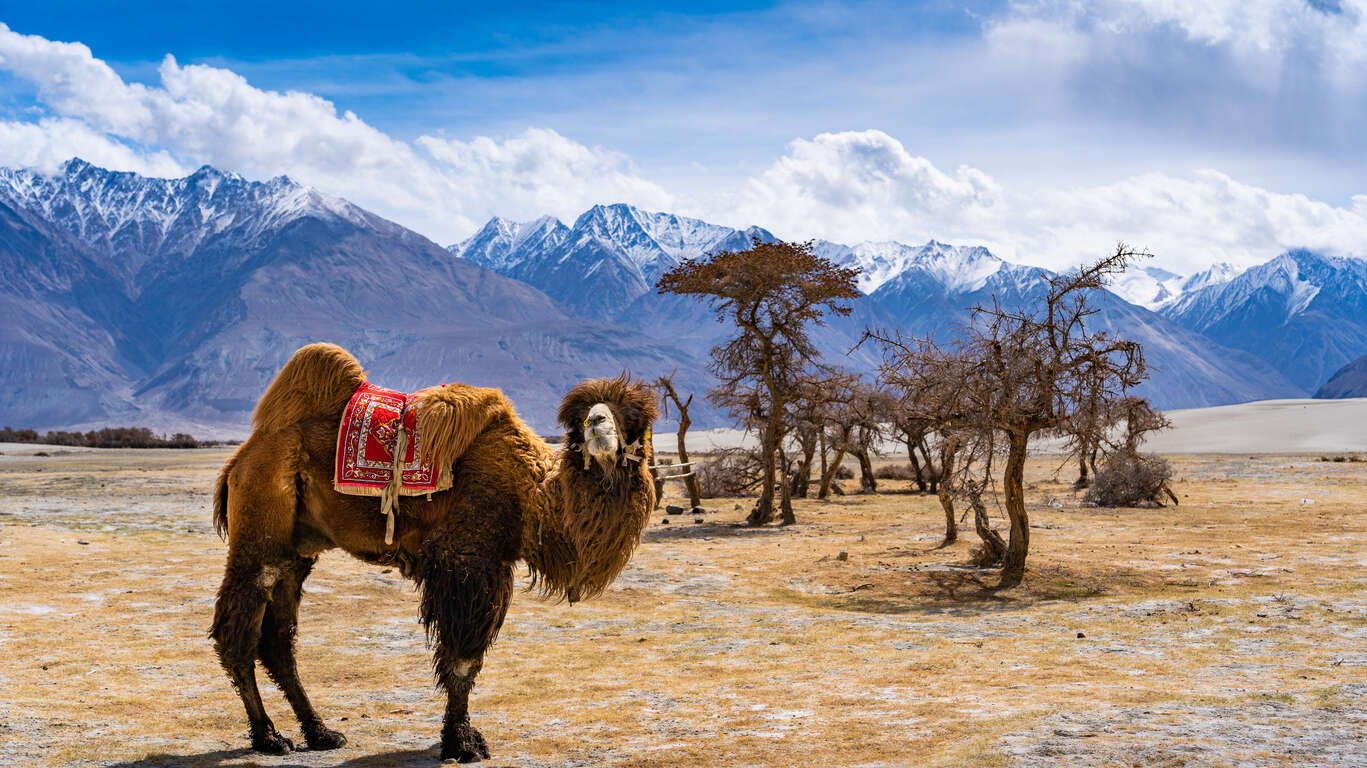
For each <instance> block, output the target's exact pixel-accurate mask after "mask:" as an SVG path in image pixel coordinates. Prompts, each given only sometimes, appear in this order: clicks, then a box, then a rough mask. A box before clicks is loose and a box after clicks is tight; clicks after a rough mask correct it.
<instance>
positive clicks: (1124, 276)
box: [1106, 265, 1189, 309]
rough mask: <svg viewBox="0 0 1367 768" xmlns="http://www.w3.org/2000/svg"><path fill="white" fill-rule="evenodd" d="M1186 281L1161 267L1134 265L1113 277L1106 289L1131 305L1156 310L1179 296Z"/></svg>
mask: <svg viewBox="0 0 1367 768" xmlns="http://www.w3.org/2000/svg"><path fill="white" fill-rule="evenodd" d="M1187 279H1189V278H1184V277H1182V276H1181V275H1179V274H1177V273H1175V272H1169V271H1168V270H1166V269H1163V268H1161V267H1152V266H1138V265H1134V266H1131V267H1130V268H1129V269H1127V270H1125V271H1124V272H1122V273H1120V274H1119V275H1114V276H1113V277H1112V278H1111V283H1110V285H1108V286H1106V287H1107V288H1108V289H1110V291H1111V292H1112V293H1115V294H1117V295H1119V296H1120V297H1121V298H1123V299H1124V300H1125V301H1128V302H1130V303H1131V304H1138V305H1139V306H1141V307H1144V308H1146V309H1157V308H1158V307H1160V306H1162V305H1164V304H1167V303H1168V302H1171V301H1172V300H1174V299H1176V298H1177V297H1178V296H1179V295H1181V293H1182V291H1183V290H1185V289H1184V288H1183V285H1184V283H1185V281H1186V280H1187Z"/></svg>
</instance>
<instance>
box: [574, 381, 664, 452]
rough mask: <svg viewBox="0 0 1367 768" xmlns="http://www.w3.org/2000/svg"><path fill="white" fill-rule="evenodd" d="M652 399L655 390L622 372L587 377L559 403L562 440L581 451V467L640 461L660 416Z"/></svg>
mask: <svg viewBox="0 0 1367 768" xmlns="http://www.w3.org/2000/svg"><path fill="white" fill-rule="evenodd" d="M655 403H656V401H655V392H654V391H653V390H651V389H650V388H649V387H648V386H646V384H645V383H644V382H640V381H632V380H631V378H630V377H629V376H627V375H625V374H623V375H622V376H618V377H617V378H615V379H590V380H589V381H586V382H584V383H582V384H580V385H579V386H577V387H575V388H574V389H572V390H570V392H569V394H568V395H565V400H564V402H562V403H561V404H560V423H561V424H563V425H564V427H565V430H566V432H565V443H566V445H567V446H568V447H569V449H570V450H571V451H575V452H578V453H580V454H582V455H583V457H584V468H585V469H588V468H589V466H590V464H596V465H597V466H598V467H599V468H600V469H601V470H602V471H603V472H604V473H613V472H614V471H615V469H616V468H620V467H622V466H623V465H625V464H626V463H627V462H629V461H642V460H644V457H645V445H644V443H645V442H646V434H647V433H648V432H649V431H650V425H651V424H652V423H654V421H655V418H656V416H657V414H658V410H657V408H656V404H655Z"/></svg>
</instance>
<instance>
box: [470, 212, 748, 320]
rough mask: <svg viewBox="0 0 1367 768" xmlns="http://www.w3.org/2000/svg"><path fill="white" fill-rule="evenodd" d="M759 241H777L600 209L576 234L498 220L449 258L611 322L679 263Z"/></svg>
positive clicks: (669, 217) (553, 225)
mask: <svg viewBox="0 0 1367 768" xmlns="http://www.w3.org/2000/svg"><path fill="white" fill-rule="evenodd" d="M754 237H758V238H760V239H762V240H772V239H773V235H771V234H769V233H768V232H766V231H764V230H762V229H759V228H758V227H750V228H748V229H743V230H738V229H733V228H731V227H723V226H718V225H716V224H708V223H707V222H704V221H699V220H698V219H690V218H686V217H683V216H676V215H674V214H670V213H649V212H646V211H642V210H640V209H639V208H635V207H633V206H630V205H623V204H617V205H595V206H594V207H592V208H590V209H589V210H587V211H585V212H584V213H583V214H582V215H580V216H579V218H577V219H575V221H574V225H573V226H571V227H566V226H565V225H564V224H563V223H561V222H560V221H558V220H556V219H553V218H550V217H546V218H542V219H538V220H537V221H534V222H525V223H518V222H510V221H507V220H506V219H500V218H494V219H491V220H490V221H489V223H487V224H485V225H484V227H483V228H481V229H480V230H479V231H478V232H476V233H475V234H474V235H473V236H471V237H470V238H469V239H468V240H465V241H464V242H461V243H457V244H455V245H452V246H449V247H448V250H450V251H451V252H452V253H454V254H455V255H457V256H459V257H461V258H462V259H465V260H468V261H472V262H474V263H475V264H478V265H480V266H482V267H485V268H486V269H491V270H493V271H495V272H498V273H499V274H501V275H506V276H508V277H513V278H516V279H518V280H521V281H523V282H525V283H528V284H530V285H532V286H535V287H536V288H538V289H540V290H542V291H544V292H545V293H546V294H547V295H549V296H551V297H552V298H554V299H556V300H557V301H559V302H560V303H561V304H563V305H565V306H566V307H567V308H569V309H571V310H573V311H575V312H576V313H578V314H582V315H587V316H589V317H595V318H599V319H611V318H613V317H615V316H616V315H618V314H620V311H621V310H622V308H623V307H625V306H626V305H627V304H629V303H631V302H632V301H634V300H635V299H636V298H637V297H639V296H641V295H643V294H646V293H649V292H650V291H651V290H652V289H653V286H654V285H655V282H656V281H657V280H658V279H659V277H660V275H662V274H664V273H665V272H666V271H668V270H669V269H670V268H671V267H673V266H674V265H675V264H678V263H679V262H680V261H682V260H684V259H691V258H696V257H698V256H701V255H703V254H704V253H709V252H713V251H719V250H733V249H738V248H746V247H748V246H749V245H750V243H751V238H754Z"/></svg>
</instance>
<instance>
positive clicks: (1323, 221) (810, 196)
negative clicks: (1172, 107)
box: [716, 131, 1367, 273]
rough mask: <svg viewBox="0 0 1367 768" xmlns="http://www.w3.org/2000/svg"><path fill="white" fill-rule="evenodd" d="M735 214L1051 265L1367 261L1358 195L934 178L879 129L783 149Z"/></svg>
mask: <svg viewBox="0 0 1367 768" xmlns="http://www.w3.org/2000/svg"><path fill="white" fill-rule="evenodd" d="M726 214H727V212H726V211H720V210H719V211H717V212H716V215H718V216H724V215H726ZM736 215H741V216H744V217H747V218H748V220H751V221H754V222H757V223H760V224H763V225H765V226H769V227H772V228H773V229H774V230H775V231H776V233H777V234H779V235H780V236H782V237H788V238H794V239H796V238H806V237H826V238H830V239H835V240H843V241H846V242H850V241H857V240H864V239H875V240H877V239H898V240H902V241H904V242H924V241H925V240H928V239H930V238H932V237H934V238H937V239H941V240H949V241H953V242H961V243H983V244H987V245H989V246H990V247H992V248H993V249H994V250H995V251H997V252H998V253H999V254H1000V255H1003V256H1005V257H1007V258H1013V259H1017V260H1020V261H1024V262H1026V263H1031V264H1040V265H1043V266H1049V267H1055V268H1058V267H1063V266H1067V265H1071V264H1076V263H1078V262H1080V261H1083V260H1086V259H1089V258H1095V257H1097V256H1100V255H1103V254H1104V253H1105V252H1106V251H1107V250H1109V249H1110V248H1111V247H1112V246H1113V245H1114V244H1115V242H1116V241H1117V240H1124V241H1126V242H1128V243H1130V244H1131V245H1134V246H1137V247H1147V248H1149V249H1150V250H1152V251H1153V252H1154V253H1155V254H1156V255H1157V256H1158V261H1157V263H1158V265H1160V266H1164V267H1166V268H1168V269H1172V270H1174V271H1178V272H1182V273H1191V272H1194V271H1197V270H1199V269H1202V268H1204V267H1206V266H1208V265H1209V264H1211V263H1213V262H1217V261H1228V262H1231V263H1233V264H1236V265H1242V266H1251V265H1253V264H1255V263H1258V262H1261V261H1264V260H1266V259H1269V258H1271V257H1273V256H1275V255H1277V254H1278V253H1281V252H1282V251H1285V250H1287V249H1289V248H1295V247H1308V248H1313V249H1318V250H1323V251H1329V252H1334V253H1340V254H1349V255H1358V256H1367V251H1364V248H1365V247H1367V246H1364V244H1367V195H1360V196H1358V197H1356V198H1354V205H1353V207H1352V208H1339V207H1335V206H1333V205H1330V204H1328V203H1324V202H1320V201H1316V200H1312V199H1310V198H1308V197H1306V196H1305V195H1301V194H1283V193H1277V192H1272V191H1269V190H1266V189H1261V188H1259V187H1255V186H1250V185H1247V184H1242V183H1240V182H1238V181H1235V180H1234V179H1232V178H1230V177H1229V176H1227V175H1225V174H1222V173H1219V172H1218V171H1213V170H1198V171H1194V172H1193V173H1191V174H1190V175H1189V176H1173V175H1169V174H1160V173H1151V174H1143V175H1139V176H1134V177H1131V178H1127V179H1124V180H1122V181H1119V182H1115V183H1112V184H1106V185H1099V186H1076V187H1057V186H1048V185H1017V186H1013V187H1009V188H1008V187H1003V186H1002V185H999V184H998V183H997V182H995V181H994V180H993V179H992V178H991V177H989V176H988V175H987V174H986V173H984V172H982V171H980V170H977V169H974V168H967V167H961V168H959V169H958V170H957V171H955V173H954V174H953V175H951V174H947V173H945V172H943V171H940V170H939V169H937V168H936V167H935V166H934V165H933V164H932V163H931V162H930V161H928V160H926V159H925V158H923V157H916V156H914V155H912V154H911V153H909V152H908V151H907V150H906V148H905V147H903V146H902V144H901V143H900V142H898V141H897V140H896V139H894V138H893V137H891V136H888V135H887V134H884V133H882V132H880V131H862V132H851V133H836V134H822V135H820V136H818V137H816V138H815V139H814V140H812V141H805V140H799V141H795V142H793V143H792V144H790V145H789V149H788V153H787V154H786V155H785V156H784V157H782V158H780V159H779V160H778V161H776V162H775V163H774V164H773V165H771V166H770V167H769V168H768V169H767V170H765V171H764V172H763V173H761V174H759V175H758V176H757V177H755V178H754V179H752V180H751V181H749V182H748V183H747V184H746V186H745V189H744V193H743V194H742V195H741V197H740V200H739V201H738V202H737V203H734V204H733V205H732V206H730V215H729V216H727V218H728V219H734V217H735V216H736Z"/></svg>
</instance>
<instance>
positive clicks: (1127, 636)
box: [0, 451, 1367, 768]
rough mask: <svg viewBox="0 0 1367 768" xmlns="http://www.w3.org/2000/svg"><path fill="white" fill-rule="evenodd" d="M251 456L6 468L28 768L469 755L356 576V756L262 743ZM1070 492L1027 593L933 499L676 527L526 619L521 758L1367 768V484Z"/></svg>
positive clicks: (1205, 466) (1180, 476)
mask: <svg viewBox="0 0 1367 768" xmlns="http://www.w3.org/2000/svg"><path fill="white" fill-rule="evenodd" d="M224 456H225V454H224V453H222V452H214V451H193V452H163V451H142V452H136V451H112V452H101V453H97V454H79V455H67V456H61V455H55V456H52V457H39V458H34V457H18V456H0V692H2V693H0V764H4V765H24V766H30V765H32V766H48V765H125V766H127V765H134V766H162V765H167V766H171V765H175V766H181V765H185V766H239V765H272V766H273V765H290V766H294V765H307V766H336V765H345V766H353V767H356V768H360V767H362V766H381V765H395V764H398V765H409V764H411V765H426V764H431V763H433V762H435V754H436V753H435V751H434V750H433V747H434V745H435V742H436V738H437V731H438V727H439V724H440V716H441V701H440V700H439V699H438V697H437V695H436V693H435V691H434V689H433V688H432V685H431V682H430V677H429V672H428V660H427V659H428V657H427V653H426V650H425V648H424V646H423V640H422V632H421V629H420V627H419V626H418V624H417V621H416V612H417V609H416V599H415V596H414V594H413V592H412V590H411V589H410V588H409V587H408V586H407V584H406V583H404V582H402V581H401V580H400V579H399V577H398V574H397V573H388V572H384V571H382V570H380V569H376V568H373V567H370V566H366V565H364V564H361V563H359V562H355V561H353V560H351V559H349V558H347V557H346V556H343V555H340V554H329V555H325V556H324V557H323V559H322V561H321V562H320V563H319V567H318V568H317V569H316V571H315V576H314V577H313V578H312V579H311V580H310V581H309V583H308V587H307V588H306V589H307V592H308V594H307V595H306V597H305V602H304V609H303V615H302V625H301V628H300V661H301V666H302V669H303V675H304V679H305V682H306V685H308V687H309V690H310V693H311V694H312V696H313V698H314V701H315V703H316V704H318V706H319V709H320V710H321V711H322V712H323V713H324V715H325V716H327V717H328V718H329V721H330V724H331V725H333V726H334V727H337V728H339V729H340V730H342V731H344V732H345V733H347V735H348V737H349V738H350V739H351V745H350V746H348V747H346V748H344V749H343V750H341V751H338V752H332V753H319V754H309V753H298V754H295V755H291V756H289V757H286V758H264V757H258V756H255V755H252V754H251V753H248V752H246V751H244V750H243V749H242V746H243V745H244V743H245V740H244V731H245V720H244V718H243V715H242V711H241V707H240V705H239V703H238V701H237V699H236V697H235V696H234V694H233V693H232V691H231V690H230V688H229V686H228V683H227V680H226V678H225V677H224V675H223V674H222V673H221V671H220V670H219V669H218V667H217V666H216V664H215V661H214V659H213V655H212V652H211V649H210V646H209V643H208V641H207V639H206V632H207V629H208V625H209V616H210V611H211V609H212V599H213V593H214V590H215V588H216V586H217V581H218V576H219V569H220V568H221V565H222V560H223V545H222V543H221V542H219V540H218V539H217V538H215V537H214V535H213V533H212V530H211V527H210V525H209V522H208V495H207V494H208V490H209V488H210V482H211V478H212V476H213V473H214V472H215V471H216V470H217V468H218V466H219V464H221V462H222V460H223V458H224ZM1054 468H1055V463H1047V462H1044V461H1039V462H1035V463H1034V464H1033V465H1032V467H1031V470H1032V472H1031V475H1030V476H1029V477H1028V478H1027V479H1029V480H1031V481H1032V482H1033V483H1034V487H1033V488H1032V489H1031V490H1030V492H1029V498H1030V500H1031V501H1032V502H1034V504H1033V507H1032V509H1031V513H1032V515H1033V522H1034V525H1035V528H1034V530H1033V531H1032V539H1033V547H1032V548H1033V552H1034V554H1033V555H1032V558H1031V564H1030V566H1031V567H1030V569H1029V572H1028V575H1027V579H1026V584H1025V585H1024V586H1023V587H1021V588H1019V589H1015V590H1011V591H1008V592H996V591H993V590H991V589H989V588H987V587H986V585H990V584H991V583H992V581H993V576H992V574H991V573H990V572H980V571H976V570H974V569H971V568H966V567H964V566H963V565H962V563H964V562H966V561H967V559H968V555H967V552H968V548H969V546H970V545H971V544H972V533H971V528H970V530H969V534H968V539H969V540H967V541H962V542H960V543H958V544H955V545H953V546H950V547H946V548H936V545H937V544H938V542H939V533H940V531H939V524H940V520H941V517H940V512H939V508H938V505H937V504H936V503H935V500H934V499H933V498H932V497H926V496H917V495H910V494H905V493H889V494H883V495H879V496H876V497H869V496H849V497H844V498H840V499H837V500H835V501H832V502H829V503H819V502H816V501H801V502H799V503H798V506H797V511H798V518H799V520H800V524H799V525H797V526H795V527H792V528H788V529H778V528H767V529H762V530H753V529H745V528H738V527H736V526H735V525H734V523H735V522H737V521H739V520H741V519H743V518H744V514H745V512H744V510H737V509H735V508H734V506H733V505H734V502H732V501H725V502H711V503H710V509H712V510H714V511H711V512H709V514H708V515H706V518H705V520H704V522H702V523H700V524H694V523H693V522H692V520H691V519H690V518H688V517H684V518H679V517H673V518H669V519H668V523H667V524H664V520H665V516H664V515H663V514H661V515H659V516H657V518H656V519H655V521H654V525H653V526H652V527H651V528H650V530H649V531H648V533H647V535H646V541H645V543H644V544H643V546H642V547H641V550H640V552H639V554H638V556H637V557H636V559H635V560H634V562H633V564H632V565H631V566H630V568H629V569H628V570H627V572H626V573H625V574H624V575H623V577H622V578H621V579H619V581H618V582H617V584H616V585H615V586H614V587H613V588H612V589H611V590H609V592H608V593H607V594H606V595H604V596H603V597H602V598H600V599H599V600H596V601H594V602H591V603H586V604H581V605H576V606H574V607H566V606H563V605H547V604H543V603H540V602H538V601H537V600H536V599H535V598H534V597H533V596H531V595H525V594H520V595H519V596H518V597H517V598H516V599H515V602H514V605H513V609H512V611H511V612H510V614H509V617H508V623H507V626H506V628H505V630H504V632H503V635H502V637H501V639H500V640H499V642H498V644H497V645H496V646H495V647H494V649H493V651H492V652H491V653H490V655H489V657H488V661H487V663H486V665H485V668H484V673H483V674H482V675H481V677H480V681H479V686H478V687H477V688H476V692H475V696H474V700H473V707H474V713H475V714H474V717H475V723H476V725H477V726H478V727H480V728H481V729H482V730H483V732H484V734H485V736H486V737H488V739H489V742H490V745H491V747H492V748H493V750H494V753H495V758H494V760H493V764H494V765H518V766H543V765H583V766H590V765H594V766H596V765H611V766H665V765H728V766H750V765H755V766H768V765H773V766H787V765H811V766H826V765H832V766H834V765H841V766H845V765H849V766H860V765H862V766H902V765H927V766H962V765H967V766H1006V765H1022V766H1033V765H1041V764H1047V765H1089V766H1090V765H1157V766H1167V765H1173V766H1176V765H1203V766H1204V765H1212V766H1221V765H1269V764H1283V763H1284V764H1297V765H1304V764H1324V765H1367V746H1365V745H1364V743H1363V740H1362V734H1363V733H1364V732H1367V704H1364V696H1365V695H1367V597H1364V592H1363V588H1364V586H1367V570H1364V566H1367V539H1365V538H1364V534H1367V508H1364V505H1363V504H1362V503H1361V499H1362V497H1363V496H1362V494H1363V488H1364V486H1367V465H1365V464H1361V463H1356V464H1355V463H1326V462H1319V461H1316V457H1314V456H1304V457H1258V458H1252V459H1250V458H1247V457H1209V456H1207V457H1200V458H1181V457H1177V458H1175V459H1174V469H1175V470H1176V473H1177V480H1176V483H1175V486H1176V488H1177V491H1178V493H1179V494H1180V495H1182V496H1183V499H1182V501H1183V503H1182V506H1181V507H1180V508H1178V509H1175V510H1174V509H1143V510H1137V509H1118V510H1101V509H1089V508H1083V507H1080V506H1079V504H1078V502H1077V500H1076V497H1075V496H1073V495H1072V494H1071V492H1070V491H1069V489H1068V488H1067V487H1066V486H1065V485H1064V484H1061V483H1057V482H1054V480H1053V479H1052V478H1051V477H1049V473H1050V472H1052V470H1053V469H1054ZM1068 479H1071V478H1068ZM891 485H893V486H894V487H901V486H905V483H901V484H898V483H891ZM1304 499H1310V500H1313V502H1314V503H1304V502H1303V500H1304ZM1055 504H1057V505H1060V506H1054V505H1055ZM842 551H843V552H847V553H848V558H847V559H844V560H841V559H838V558H837V557H836V555H837V554H838V553H839V552H842ZM1078 633H1083V634H1085V638H1079V637H1078ZM262 679H263V680H264V675H263V676H262ZM265 690H266V694H267V706H268V707H269V708H270V710H271V712H272V713H273V715H274V716H275V719H276V721H277V723H278V724H279V725H281V726H282V730H285V732H286V733H291V732H296V733H297V728H296V726H295V725H294V723H293V721H292V718H291V717H290V716H289V714H288V708H287V706H286V705H285V703H284V701H283V699H282V697H281V696H279V694H278V693H277V692H276V691H275V690H274V689H273V688H271V687H270V685H269V684H268V683H267V684H266V685H265Z"/></svg>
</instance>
